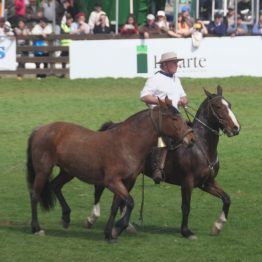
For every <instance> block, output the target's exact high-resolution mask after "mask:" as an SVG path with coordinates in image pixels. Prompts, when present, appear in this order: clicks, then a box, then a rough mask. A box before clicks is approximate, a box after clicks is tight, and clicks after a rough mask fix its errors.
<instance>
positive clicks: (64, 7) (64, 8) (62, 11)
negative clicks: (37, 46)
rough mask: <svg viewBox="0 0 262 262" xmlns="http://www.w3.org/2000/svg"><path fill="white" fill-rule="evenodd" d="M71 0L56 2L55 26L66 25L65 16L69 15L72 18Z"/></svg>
mask: <svg viewBox="0 0 262 262" xmlns="http://www.w3.org/2000/svg"><path fill="white" fill-rule="evenodd" d="M71 9H72V5H71V0H62V1H57V5H56V24H57V25H61V24H62V23H63V24H65V23H66V15H67V14H70V16H71V17H72V10H71Z"/></svg>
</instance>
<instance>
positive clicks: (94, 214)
mask: <svg viewBox="0 0 262 262" xmlns="http://www.w3.org/2000/svg"><path fill="white" fill-rule="evenodd" d="M104 189H105V187H104V186H98V185H95V194H94V195H95V202H94V206H93V209H92V211H91V214H90V215H89V216H88V217H87V218H86V222H85V225H86V227H87V228H91V227H92V226H93V225H94V224H95V222H96V220H97V219H98V218H99V217H100V198H101V196H102V194H103V192H104Z"/></svg>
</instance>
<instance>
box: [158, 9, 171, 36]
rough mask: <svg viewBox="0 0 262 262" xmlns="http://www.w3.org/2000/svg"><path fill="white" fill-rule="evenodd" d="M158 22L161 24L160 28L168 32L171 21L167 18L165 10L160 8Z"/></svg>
mask: <svg viewBox="0 0 262 262" xmlns="http://www.w3.org/2000/svg"><path fill="white" fill-rule="evenodd" d="M156 24H157V25H158V26H159V28H160V29H161V30H162V31H164V32H167V31H168V30H169V29H170V27H169V22H168V21H167V19H166V14H165V12H164V11H162V10H159V11H158V12H157V19H156Z"/></svg>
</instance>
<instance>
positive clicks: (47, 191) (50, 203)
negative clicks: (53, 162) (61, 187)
mask: <svg viewBox="0 0 262 262" xmlns="http://www.w3.org/2000/svg"><path fill="white" fill-rule="evenodd" d="M35 133H36V130H34V131H33V132H32V134H31V135H30V137H29V139H28V147H27V163H26V166H27V184H28V188H29V191H30V192H32V189H33V185H34V182H35V177H36V173H35V169H34V165H33V159H32V141H33V138H34V135H35ZM54 204H55V195H54V192H53V190H52V188H51V183H50V181H49V180H47V182H46V183H45V185H44V188H43V190H42V192H41V195H40V205H41V207H42V208H43V209H45V210H50V209H52V208H53V207H54Z"/></svg>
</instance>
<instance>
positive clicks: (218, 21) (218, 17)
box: [207, 13, 227, 36]
mask: <svg viewBox="0 0 262 262" xmlns="http://www.w3.org/2000/svg"><path fill="white" fill-rule="evenodd" d="M207 30H208V33H209V34H211V35H214V36H225V35H226V33H227V26H226V24H225V23H224V22H223V16H222V14H221V13H216V14H215V19H214V21H211V22H210V23H209V24H208V26H207Z"/></svg>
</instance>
